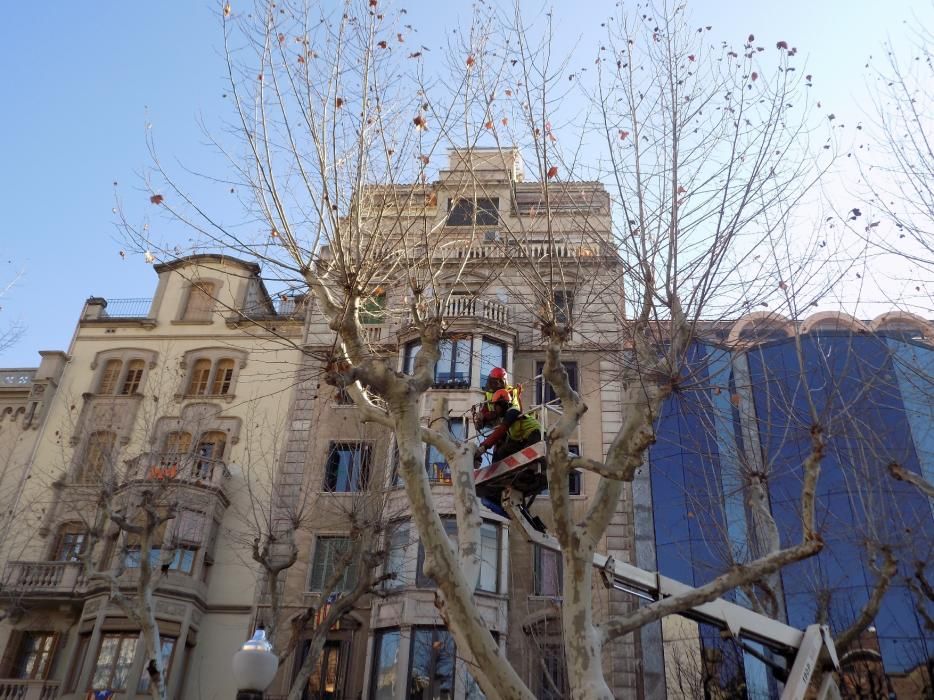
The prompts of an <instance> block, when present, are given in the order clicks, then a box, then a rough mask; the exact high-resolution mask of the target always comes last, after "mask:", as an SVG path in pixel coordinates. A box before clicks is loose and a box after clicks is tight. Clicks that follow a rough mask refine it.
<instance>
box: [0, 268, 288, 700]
mask: <svg viewBox="0 0 934 700" xmlns="http://www.w3.org/2000/svg"><path fill="white" fill-rule="evenodd" d="M155 271H156V273H157V275H158V282H157V286H156V291H155V295H154V297H153V298H152V299H105V298H101V297H92V298H90V299H88V301H87V303H86V304H85V306H84V309H83V312H82V315H81V318H80V320H79V322H78V327H77V330H76V333H75V336H74V339H73V342H72V344H71V347H70V348H69V349H68V352H67V354H66V353H43V364H42V365H41V366H40V368H39V369H38V370H36V371H32V372H31V373H30V372H20V373H19V374H20V375H22V376H24V377H26V378H27V379H28V380H29V381H24V383H23V384H22V385H21V386H20V387H19V391H20V393H21V394H22V396H21V397H19V398H16V399H15V400H14V399H11V400H10V401H9V402H8V401H7V397H6V395H7V394H8V393H10V392H9V391H3V392H2V393H3V396H2V397H0V400H2V401H4V408H3V409H0V411H2V415H3V418H4V423H5V424H4V425H3V429H2V430H0V436H5V435H7V433H8V432H10V431H9V430H8V425H7V424H6V423H7V422H8V420H7V419H8V416H7V414H8V413H9V414H10V416H11V417H12V418H13V419H14V420H13V421H9V422H11V424H12V425H11V427H14V428H16V429H17V430H20V431H30V430H31V431H33V432H32V433H30V435H31V436H34V437H31V438H30V442H31V443H32V447H30V446H28V445H16V446H15V450H14V451H15V453H16V455H18V457H17V458H18V459H19V456H23V455H24V453H25V452H28V453H29V454H28V457H25V458H23V459H21V460H20V461H18V463H17V464H18V468H19V469H20V470H21V473H23V474H25V478H24V479H23V481H22V483H23V486H22V488H21V489H20V490H19V492H18V493H17V494H16V503H17V506H16V508H17V510H16V514H17V515H16V518H15V522H13V523H12V526H11V527H6V528H4V531H5V534H4V542H3V544H4V552H5V557H4V562H3V565H4V568H3V578H2V590H0V602H2V606H3V609H4V612H5V615H4V618H3V620H2V622H0V648H2V649H3V656H2V661H0V696H3V697H16V698H22V699H23V700H26V699H28V700H33V699H39V698H42V699H46V698H66V699H69V698H73V699H78V698H82V699H83V698H85V697H87V696H88V694H89V692H90V691H92V690H94V691H97V690H110V691H113V693H114V697H122V698H131V697H148V691H147V690H146V685H147V682H148V678H147V675H146V673H145V672H144V671H143V668H142V666H143V659H142V656H143V654H142V651H143V644H142V641H141V639H140V632H139V630H140V628H139V626H138V625H136V624H134V622H133V621H132V620H131V619H129V618H128V617H127V615H126V614H124V612H123V611H121V610H120V609H119V608H118V607H117V606H116V605H114V604H112V603H109V602H108V601H109V594H110V590H109V587H110V584H109V583H108V582H106V581H102V580H97V579H96V578H94V577H90V578H89V577H88V576H86V574H85V569H84V566H83V564H82V562H81V561H80V559H81V556H82V555H83V553H84V552H85V551H86V548H87V547H88V542H89V535H88V533H89V529H90V527H91V526H92V525H93V522H94V519H93V513H94V512H95V510H96V507H97V501H98V499H99V496H100V494H101V492H102V488H103V487H102V484H104V483H109V484H111V485H112V486H113V488H114V496H113V501H112V503H111V505H112V507H113V508H114V509H115V511H117V512H119V510H120V509H121V508H123V507H125V505H126V504H128V503H129V502H131V501H132V499H133V498H134V497H136V496H138V495H140V494H141V493H142V492H144V491H146V492H149V493H153V494H157V495H158V497H159V498H161V499H162V500H161V501H160V506H168V505H173V506H177V508H178V511H177V515H176V517H175V518H174V519H172V520H170V521H169V522H168V523H167V524H166V525H165V526H164V527H163V528H161V529H160V530H158V532H157V533H156V534H155V540H154V547H156V548H157V550H158V551H161V550H162V549H164V548H172V550H173V551H174V555H173V556H172V557H171V561H170V562H168V563H167V564H166V565H165V567H164V571H163V572H162V574H163V575H162V578H161V580H160V583H159V586H158V588H157V591H156V595H155V610H156V618H157V622H158V625H159V630H160V634H161V637H162V646H163V652H164V654H165V655H166V659H167V660H166V667H167V669H168V675H167V689H168V696H169V697H173V698H183V697H185V698H228V697H233V695H234V694H235V688H234V684H233V681H232V679H231V677H230V672H229V669H230V658H231V656H232V654H233V653H234V652H235V651H236V649H237V647H238V645H239V643H240V642H241V641H242V640H243V639H245V638H247V636H248V635H249V633H250V631H251V625H252V623H253V601H254V588H255V581H256V576H255V573H254V571H253V569H252V567H251V566H250V564H249V560H250V556H249V549H248V546H247V545H245V544H244V542H245V538H244V534H245V533H248V532H249V527H248V520H247V517H246V516H248V515H249V514H250V513H251V512H252V511H253V510H254V508H253V506H254V501H256V500H257V498H258V496H257V494H261V493H262V489H263V486H264V485H267V490H268V484H270V483H271V482H272V478H273V473H274V468H275V463H276V461H277V458H278V453H279V450H280V449H281V436H282V434H283V431H282V430H281V426H282V424H283V422H284V420H285V415H284V412H280V410H279V407H280V406H281V405H282V403H283V402H285V403H288V400H289V399H288V397H289V392H290V391H291V380H290V376H291V373H283V372H282V371H281V368H282V367H294V366H295V364H296V363H297V358H298V354H299V353H298V350H297V349H296V345H295V343H294V342H292V341H293V340H294V341H297V340H299V339H300V334H301V327H302V319H303V317H302V313H301V312H302V308H301V305H300V304H299V305H298V309H297V310H296V304H295V300H294V299H281V300H275V301H274V300H273V299H272V298H270V296H269V294H268V292H267V291H266V287H265V285H264V283H263V281H262V279H261V278H260V275H259V267H258V266H257V265H256V264H255V263H251V262H243V261H240V260H236V259H232V258H229V257H222V256H217V255H197V256H192V257H189V258H185V259H180V260H175V261H172V262H169V263H165V264H159V265H156V266H155ZM296 311H297V312H296ZM247 317H249V319H250V320H249V321H247V320H246V319H247ZM290 339H292V340H290ZM27 375H28V376H27ZM11 376H12V375H11ZM43 388H44V390H43V391H40V389H43ZM8 407H9V408H10V410H9V411H7V410H6V408H8ZM30 421H31V422H30ZM5 481H7V479H6V478H5ZM248 483H249V484H250V488H247V484H248ZM131 540H132V538H131V537H130V536H129V535H127V536H123V535H119V536H117V535H115V534H114V533H113V532H109V533H104V536H102V537H101V538H100V539H99V541H98V542H97V546H96V547H95V549H94V550H93V552H92V556H93V560H94V561H95V564H96V565H97V566H98V567H102V568H111V569H113V568H114V567H115V566H116V565H118V564H119V567H117V568H119V569H121V570H122V571H121V573H120V576H119V579H118V584H117V585H118V588H119V589H121V590H123V591H125V592H131V591H132V590H133V586H134V584H135V582H136V577H137V575H138V571H139V569H138V567H139V551H140V550H139V545H138V544H134V542H133V541H131Z"/></svg>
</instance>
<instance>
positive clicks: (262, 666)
mask: <svg viewBox="0 0 934 700" xmlns="http://www.w3.org/2000/svg"><path fill="white" fill-rule="evenodd" d="M277 668H279V657H278V656H276V655H275V654H273V653H272V644H270V643H269V642H268V641H266V630H264V629H263V628H262V627H260V628H259V629H258V630H256V632H254V633H253V638H252V639H249V640H247V641H246V642H244V643H243V646H241V647H240V651H238V652H237V653H236V654H234V657H233V674H234V679H235V680H236V681H237V700H263V691H265V690H266V688H268V687H269V684H270V683H272V679H273V678H275V677H276V669H277Z"/></svg>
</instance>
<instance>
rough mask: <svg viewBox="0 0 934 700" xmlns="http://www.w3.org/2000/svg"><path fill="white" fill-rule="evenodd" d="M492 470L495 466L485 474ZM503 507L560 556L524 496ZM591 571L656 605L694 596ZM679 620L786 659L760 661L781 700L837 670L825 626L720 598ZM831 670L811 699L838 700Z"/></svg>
mask: <svg viewBox="0 0 934 700" xmlns="http://www.w3.org/2000/svg"><path fill="white" fill-rule="evenodd" d="M527 463H528V462H526V464H527ZM496 464H497V463H495V462H494V464H492V465H490V467H487V469H491V468H492V467H493V466H495V465H496ZM500 469H503V467H500V468H499V469H497V470H496V471H495V472H494V473H493V476H492V477H490V479H496V474H498V473H500V471H499V470H500ZM502 504H503V507H504V508H505V509H506V511H507V512H508V513H509V514H510V516H511V517H512V519H513V520H514V521H515V522H517V523H518V524H519V525H521V526H522V529H523V530H524V532H525V535H526V537H527V538H528V540H529V541H530V542H532V543H534V544H537V545H539V546H540V547H544V548H545V549H549V550H552V551H555V552H558V554H559V555H560V553H561V549H560V547H559V545H558V541H557V540H556V539H555V538H554V537H551V536H549V535H547V534H545V532H544V528H538V527H536V525H535V524H534V523H533V522H532V520H531V519H530V518H529V517H527V513H528V511H527V508H526V505H527V501H526V495H525V494H524V493H522V492H521V490H519V491H517V490H514V489H512V488H509V487H506V488H503V490H502ZM536 520H537V518H536ZM593 565H594V567H595V568H597V569H598V570H599V571H600V574H601V576H602V577H603V580H604V583H605V584H606V585H607V586H608V587H610V588H614V589H617V590H622V591H625V592H628V593H631V594H633V595H636V596H638V597H640V598H643V599H645V600H650V601H659V600H663V599H665V598H670V597H672V596H676V595H679V594H683V593H687V592H689V591H691V590H694V589H692V588H691V587H690V586H687V585H685V584H683V583H679V582H678V581H675V580H674V579H670V578H668V577H666V576H662V575H661V574H659V573H658V572H657V571H646V570H645V569H640V568H638V567H636V566H632V565H631V564H626V563H625V562H620V561H616V560H615V559H613V557H608V556H605V555H602V554H595V555H594V558H593ZM678 614H679V615H682V616H684V617H687V618H689V619H691V620H694V621H696V622H702V623H706V624H711V625H714V626H716V627H719V628H720V629H721V630H726V631H728V632H729V634H730V635H731V636H732V637H733V638H734V639H736V640H738V641H740V642H742V640H749V641H752V642H756V643H758V644H761V645H763V646H765V647H767V648H769V649H771V650H772V651H773V652H776V653H777V654H778V655H779V656H781V657H784V658H785V659H787V660H788V664H787V666H783V667H778V668H776V666H777V664H776V663H775V662H774V661H771V660H768V659H763V661H766V663H769V664H770V665H772V667H773V669H775V670H776V671H777V672H778V673H777V675H779V676H780V678H781V680H783V683H784V690H783V691H782V695H781V700H803V698H804V697H805V694H806V693H807V691H808V688H809V687H810V684H811V680H812V678H813V677H814V675H815V673H816V672H818V671H819V670H820V669H821V666H820V665H819V662H821V661H822V659H825V660H826V661H827V662H828V663H829V665H830V668H831V669H832V670H837V671H839V669H840V662H839V660H838V659H837V652H836V647H835V646H834V643H833V637H832V636H831V635H830V629H829V628H828V627H827V626H826V625H817V624H814V625H808V627H807V628H806V629H805V630H803V631H802V630H800V629H797V628H795V627H791V626H789V625H786V624H785V623H783V622H780V621H778V620H773V619H772V618H770V617H766V616H765V615H760V614H759V613H757V612H755V611H753V610H749V609H748V608H744V607H742V606H741V605H737V604H736V603H732V602H730V601H728V600H725V599H723V598H717V599H716V600H712V601H710V602H708V603H703V604H701V605H697V606H695V607H693V608H691V609H689V610H686V611H683V612H680V613H678ZM760 658H761V657H760ZM832 670H830V671H824V672H823V676H822V678H821V681H820V684H819V686H818V689H817V693H816V695H811V696H810V697H816V698H817V700H840V691H839V689H838V687H837V683H836V679H835V678H834V675H833V672H832Z"/></svg>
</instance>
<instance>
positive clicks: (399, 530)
mask: <svg viewBox="0 0 934 700" xmlns="http://www.w3.org/2000/svg"><path fill="white" fill-rule="evenodd" d="M410 544H411V542H410V541H409V524H408V522H406V521H400V522H397V523H393V524H392V525H390V529H389V534H388V535H387V537H386V564H385V566H384V569H383V572H384V573H385V574H386V576H388V577H390V578H387V579H386V580H385V582H384V584H383V587H384V588H399V587H400V586H404V585H406V581H405V568H406V566H405V565H406V561H407V560H408V553H409V545H410Z"/></svg>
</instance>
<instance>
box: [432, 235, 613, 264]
mask: <svg viewBox="0 0 934 700" xmlns="http://www.w3.org/2000/svg"><path fill="white" fill-rule="evenodd" d="M494 240H496V239H495V238H494ZM442 250H443V251H444V252H443V255H442V257H444V258H453V259H456V260H463V259H465V258H466V259H468V260H474V259H483V258H503V257H508V258H513V259H515V260H516V261H517V262H528V261H537V260H541V259H543V258H549V257H553V258H592V257H596V256H599V255H613V254H614V252H615V250H614V248H613V246H611V245H609V244H608V243H601V242H593V243H564V242H557V243H553V244H552V243H547V242H537V243H533V242H529V243H508V244H503V243H498V244H491V243H489V242H487V243H481V242H479V241H474V242H467V241H464V242H460V241H458V242H455V243H450V244H446V245H445V246H444V247H443V249H442Z"/></svg>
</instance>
